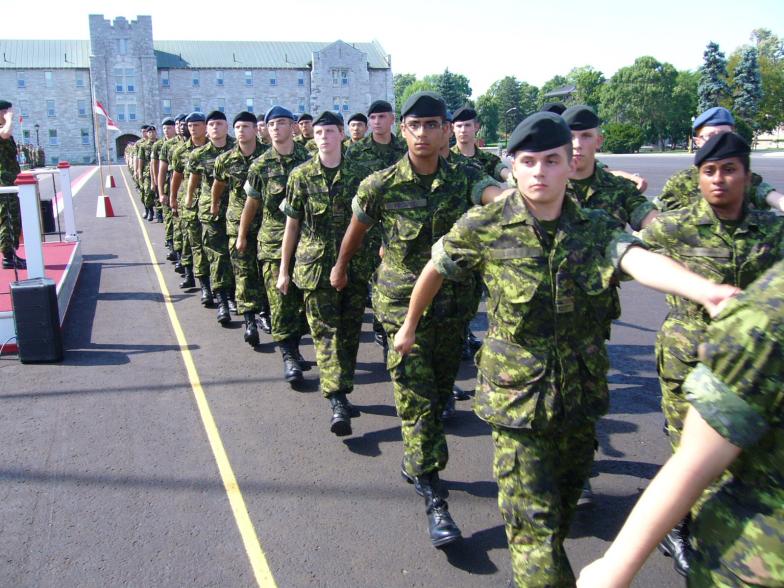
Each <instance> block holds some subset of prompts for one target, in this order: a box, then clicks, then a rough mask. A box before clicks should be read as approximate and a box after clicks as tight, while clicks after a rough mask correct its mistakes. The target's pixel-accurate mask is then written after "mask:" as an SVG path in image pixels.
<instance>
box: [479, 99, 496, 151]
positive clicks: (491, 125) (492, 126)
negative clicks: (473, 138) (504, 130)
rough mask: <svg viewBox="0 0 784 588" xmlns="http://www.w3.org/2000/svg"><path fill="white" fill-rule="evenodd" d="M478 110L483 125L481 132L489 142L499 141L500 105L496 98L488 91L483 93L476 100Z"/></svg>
mask: <svg viewBox="0 0 784 588" xmlns="http://www.w3.org/2000/svg"><path fill="white" fill-rule="evenodd" d="M476 112H477V114H478V115H479V122H480V123H481V125H482V128H481V129H480V134H481V136H482V137H483V138H484V140H485V141H486V142H487V143H496V142H497V141H498V121H499V120H500V117H499V114H498V105H497V104H496V102H495V99H494V98H493V97H492V96H491V95H490V93H489V92H488V93H487V94H482V95H481V96H480V97H479V99H478V100H477V101H476Z"/></svg>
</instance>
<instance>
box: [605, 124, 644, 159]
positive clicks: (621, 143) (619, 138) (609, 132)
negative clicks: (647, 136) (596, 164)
mask: <svg viewBox="0 0 784 588" xmlns="http://www.w3.org/2000/svg"><path fill="white" fill-rule="evenodd" d="M602 133H603V134H604V143H603V144H602V149H603V150H604V151H608V152H610V153H637V152H638V151H639V150H640V147H642V143H643V140H644V137H643V134H642V130H641V129H640V128H639V127H637V126H635V125H630V124H629V123H618V122H613V123H608V124H606V125H604V128H603V130H602Z"/></svg>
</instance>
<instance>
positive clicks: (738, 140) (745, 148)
mask: <svg viewBox="0 0 784 588" xmlns="http://www.w3.org/2000/svg"><path fill="white" fill-rule="evenodd" d="M749 153H751V147H749V144H748V143H747V142H746V140H745V139H744V138H743V137H741V136H740V135H739V134H737V133H719V134H718V135H713V136H712V137H711V138H710V139H708V141H707V142H706V143H705V145H703V146H702V147H701V148H700V150H699V151H697V154H696V155H695V156H694V165H695V166H697V167H700V166H701V165H702V164H703V162H705V161H719V160H720V159H727V158H728V157H742V156H743V155H748V154H749Z"/></svg>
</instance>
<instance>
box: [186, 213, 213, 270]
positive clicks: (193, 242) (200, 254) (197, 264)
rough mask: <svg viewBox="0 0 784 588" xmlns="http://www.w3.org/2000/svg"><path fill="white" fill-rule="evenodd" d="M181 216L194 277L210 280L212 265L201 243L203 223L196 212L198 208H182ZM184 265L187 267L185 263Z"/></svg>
mask: <svg viewBox="0 0 784 588" xmlns="http://www.w3.org/2000/svg"><path fill="white" fill-rule="evenodd" d="M180 215H181V216H182V224H181V226H182V229H183V239H184V240H186V241H187V242H188V247H190V254H191V264H190V265H192V266H193V275H194V276H195V277H197V278H208V277H209V276H210V264H209V261H208V260H207V256H206V255H205V254H204V248H203V246H202V242H201V233H202V230H201V221H200V220H199V216H198V214H197V212H196V207H195V206H194V207H193V208H191V209H188V208H180ZM183 265H186V264H185V263H183Z"/></svg>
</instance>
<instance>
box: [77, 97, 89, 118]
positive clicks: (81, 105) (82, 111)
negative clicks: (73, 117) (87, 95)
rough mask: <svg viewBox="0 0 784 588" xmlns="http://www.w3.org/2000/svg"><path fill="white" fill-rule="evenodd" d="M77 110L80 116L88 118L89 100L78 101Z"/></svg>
mask: <svg viewBox="0 0 784 588" xmlns="http://www.w3.org/2000/svg"><path fill="white" fill-rule="evenodd" d="M76 110H77V112H78V113H79V116H87V100H77V101H76Z"/></svg>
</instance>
